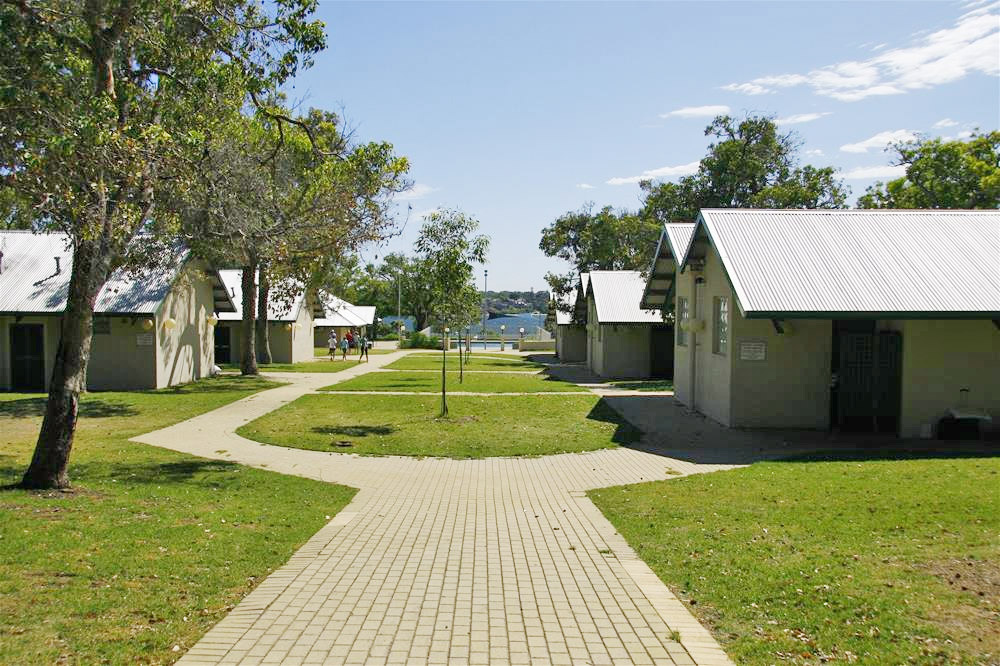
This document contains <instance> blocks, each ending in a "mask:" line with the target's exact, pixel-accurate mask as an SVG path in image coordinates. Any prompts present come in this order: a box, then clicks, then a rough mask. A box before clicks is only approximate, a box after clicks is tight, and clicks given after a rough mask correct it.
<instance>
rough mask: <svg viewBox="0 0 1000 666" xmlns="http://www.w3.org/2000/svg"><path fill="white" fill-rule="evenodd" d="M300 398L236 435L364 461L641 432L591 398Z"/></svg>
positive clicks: (566, 448) (555, 447) (548, 449)
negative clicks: (444, 402)
mask: <svg viewBox="0 0 1000 666" xmlns="http://www.w3.org/2000/svg"><path fill="white" fill-rule="evenodd" d="M440 406H441V401H440V398H439V397H435V396H416V395H415V396H381V395H333V394H324V395H305V396H302V397H301V398H299V399H298V400H295V401H293V402H291V403H289V404H288V405H286V406H284V407H282V408H281V409H279V410H277V411H274V412H271V413H270V414H267V415H265V416H262V417H261V418H259V419H257V420H255V421H251V422H250V423H248V424H247V425H245V426H243V427H242V428H240V429H239V431H238V432H239V433H240V434H241V435H243V436H244V437H248V438H250V439H254V440H257V441H259V442H264V443H267V444H277V445H279V446H290V447H293V448H299V449H311V450H315V451H342V452H347V453H359V454H363V455H403V456H443V457H449V458H485V457H489V456H536V455H545V454H550V453H564V452H570V451H590V450H593V449H601V448H607V447H610V446H615V445H616V444H624V443H631V442H635V441H638V439H639V435H640V433H639V432H638V431H637V430H636V429H635V428H634V427H632V426H631V425H629V424H628V423H626V422H624V421H623V420H622V419H621V417H619V416H618V413H617V412H615V411H614V410H613V409H611V408H610V407H608V406H607V404H606V403H604V402H603V401H601V400H600V398H597V397H596V396H592V395H567V396H560V397H558V398H557V397H545V396H502V395H497V396H488V397H487V396H454V397H452V398H449V399H448V407H449V412H450V416H449V417H448V418H444V419H439V418H437V415H438V413H439V412H440Z"/></svg>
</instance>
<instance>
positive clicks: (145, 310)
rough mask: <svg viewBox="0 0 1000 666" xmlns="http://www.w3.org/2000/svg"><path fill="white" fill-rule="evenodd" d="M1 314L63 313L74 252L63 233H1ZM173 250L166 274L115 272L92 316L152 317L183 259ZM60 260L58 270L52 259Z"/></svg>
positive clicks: (99, 298)
mask: <svg viewBox="0 0 1000 666" xmlns="http://www.w3.org/2000/svg"><path fill="white" fill-rule="evenodd" d="M0 252H3V263H2V266H0V269H2V271H0V312H7V313H17V314H28V313H37V314H42V313H50V314H55V313H60V312H62V311H63V310H65V309H66V295H67V293H68V291H69V280H70V275H71V273H72V271H73V252H72V249H71V248H70V244H69V240H68V237H67V236H66V235H65V234H55V233H53V234H33V233H31V232H27V231H0ZM188 254H189V253H188V252H187V251H186V250H180V251H178V253H177V255H176V256H175V257H174V258H173V259H172V260H171V262H170V265H169V268H168V270H162V269H157V270H147V271H125V270H118V271H115V272H114V273H113V274H112V275H111V277H110V278H108V281H107V282H106V283H105V285H104V288H103V289H101V292H100V293H99V294H98V296H97V301H96V302H95V305H94V312H95V313H97V314H152V313H154V312H155V311H156V309H157V308H158V307H159V305H160V303H161V302H162V301H163V299H164V298H165V297H166V295H167V294H168V293H169V292H170V288H171V286H172V285H173V283H174V280H175V279H176V278H177V273H178V271H179V270H180V268H181V266H182V265H183V264H184V262H185V261H186V260H187V258H188ZM57 257H58V258H59V261H58V264H59V268H58V271H57V269H56V263H57V262H56V258H57Z"/></svg>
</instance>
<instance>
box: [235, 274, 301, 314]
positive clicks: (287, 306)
mask: <svg viewBox="0 0 1000 666" xmlns="http://www.w3.org/2000/svg"><path fill="white" fill-rule="evenodd" d="M219 277H221V278H222V284H223V285H225V288H226V291H228V292H229V297H230V298H231V299H232V301H233V305H234V306H235V308H236V311H235V312H220V313H218V317H219V319H221V320H223V321H243V271H242V270H239V269H236V270H232V269H227V270H221V271H219ZM290 291H291V290H290ZM297 292H298V295H297V296H295V298H294V299H292V302H291V303H289V302H288V301H287V300H286V299H283V298H277V297H272V298H270V299H268V302H267V320H268V321H295V320H296V319H298V318H299V309H300V308H301V307H302V303H303V301H304V300H305V292H304V290H302V289H297Z"/></svg>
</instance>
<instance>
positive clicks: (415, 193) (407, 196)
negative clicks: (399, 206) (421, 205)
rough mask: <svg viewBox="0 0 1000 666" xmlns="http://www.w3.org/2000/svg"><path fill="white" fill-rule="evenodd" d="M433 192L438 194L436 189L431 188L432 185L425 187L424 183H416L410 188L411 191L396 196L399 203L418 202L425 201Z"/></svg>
mask: <svg viewBox="0 0 1000 666" xmlns="http://www.w3.org/2000/svg"><path fill="white" fill-rule="evenodd" d="M431 192H437V188H436V187H431V186H430V185H425V184H424V183H414V184H413V185H411V186H410V189H408V190H406V191H405V192H401V193H400V194H397V195H396V200H397V201H416V200H417V199H423V198H424V197H426V196H427V195H428V194H430V193H431Z"/></svg>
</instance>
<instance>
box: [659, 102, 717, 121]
mask: <svg viewBox="0 0 1000 666" xmlns="http://www.w3.org/2000/svg"><path fill="white" fill-rule="evenodd" d="M726 113H729V107H728V106H726V105H725V104H710V105H708V106H685V107H683V108H681V109H674V110H673V111H669V112H667V113H661V114H660V117H661V118H714V117H715V116H721V115H723V114H726Z"/></svg>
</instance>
